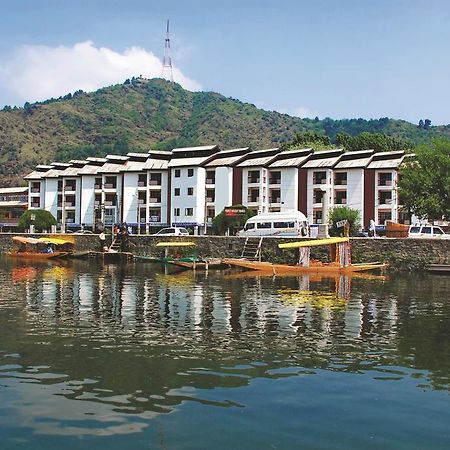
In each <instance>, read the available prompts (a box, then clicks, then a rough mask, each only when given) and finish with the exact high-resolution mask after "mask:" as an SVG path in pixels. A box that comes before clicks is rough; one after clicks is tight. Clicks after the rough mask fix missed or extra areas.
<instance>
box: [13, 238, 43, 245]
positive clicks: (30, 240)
mask: <svg viewBox="0 0 450 450" xmlns="http://www.w3.org/2000/svg"><path fill="white" fill-rule="evenodd" d="M12 239H13V241H15V242H20V243H21V244H34V245H35V244H39V243H40V242H41V241H40V240H39V239H36V238H29V237H25V236H13V238H12Z"/></svg>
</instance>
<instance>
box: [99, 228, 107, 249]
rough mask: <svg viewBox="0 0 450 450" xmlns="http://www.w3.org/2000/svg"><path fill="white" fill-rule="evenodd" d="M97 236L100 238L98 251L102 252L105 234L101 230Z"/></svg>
mask: <svg viewBox="0 0 450 450" xmlns="http://www.w3.org/2000/svg"><path fill="white" fill-rule="evenodd" d="M98 238H99V239H100V251H101V252H104V251H105V243H106V236H105V233H104V232H103V231H102V232H101V233H100V234H99V235H98Z"/></svg>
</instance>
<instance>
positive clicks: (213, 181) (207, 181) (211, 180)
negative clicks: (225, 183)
mask: <svg viewBox="0 0 450 450" xmlns="http://www.w3.org/2000/svg"><path fill="white" fill-rule="evenodd" d="M206 184H216V179H215V178H207V179H206Z"/></svg>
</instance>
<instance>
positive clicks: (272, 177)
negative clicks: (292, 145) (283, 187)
mask: <svg viewBox="0 0 450 450" xmlns="http://www.w3.org/2000/svg"><path fill="white" fill-rule="evenodd" d="M269 184H281V172H279V171H277V172H269Z"/></svg>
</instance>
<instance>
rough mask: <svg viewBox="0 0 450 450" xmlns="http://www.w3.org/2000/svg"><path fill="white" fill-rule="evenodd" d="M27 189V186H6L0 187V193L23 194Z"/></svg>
mask: <svg viewBox="0 0 450 450" xmlns="http://www.w3.org/2000/svg"><path fill="white" fill-rule="evenodd" d="M27 191H28V186H15V187H6V188H0V195H8V194H12V195H14V194H23V193H26V192H27Z"/></svg>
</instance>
